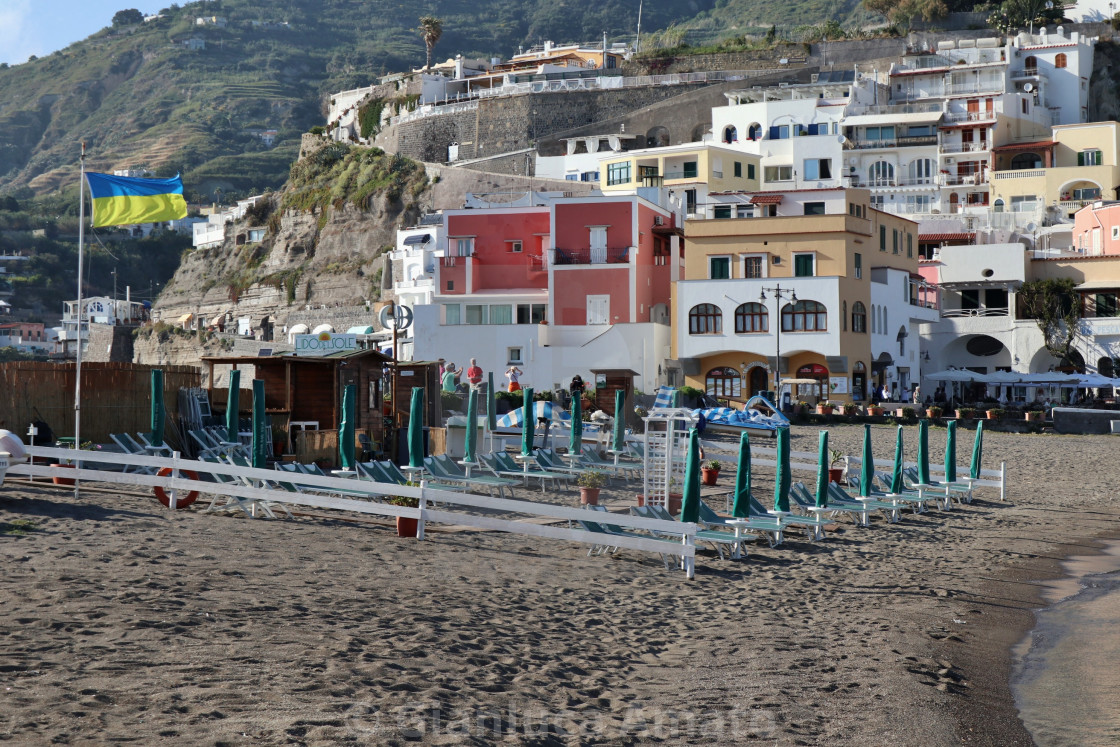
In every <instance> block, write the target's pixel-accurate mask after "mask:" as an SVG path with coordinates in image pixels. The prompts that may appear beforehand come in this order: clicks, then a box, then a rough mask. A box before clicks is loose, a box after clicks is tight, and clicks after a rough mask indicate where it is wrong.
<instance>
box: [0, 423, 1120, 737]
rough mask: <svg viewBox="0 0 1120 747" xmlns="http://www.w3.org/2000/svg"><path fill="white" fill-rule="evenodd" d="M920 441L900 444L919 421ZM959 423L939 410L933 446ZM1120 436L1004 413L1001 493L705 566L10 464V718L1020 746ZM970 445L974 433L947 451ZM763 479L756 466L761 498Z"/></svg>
mask: <svg viewBox="0 0 1120 747" xmlns="http://www.w3.org/2000/svg"><path fill="white" fill-rule="evenodd" d="M829 430H830V434H831V439H832V446H833V447H834V448H839V449H842V450H843V451H845V452H846V453H849V454H853V455H854V454H857V453H858V452H859V448H860V439H861V438H862V427H859V426H851V425H842V426H834V427H832V428H830V429H829ZM817 432H818V430H817V429H816V428H811V427H798V426H795V427H794V430H793V434H794V438H793V448H794V449H795V450H803V451H813V450H815V448H816V438H817ZM873 434H874V439H875V441H874V443H875V456H876V457H877V458H878V457H881V458H889V457H891V456H892V455H893V448H894V438H893V436H894V432H893V429H892V428H889V427H875V428H874V429H873ZM907 439H908V440H907V448H908V453H907V457H908V458H913V450H914V448H915V446H916V429H915V428H909V429H907ZM944 439H945V431H944V430H943V429H933V430H931V432H930V445H931V449H932V454H933V459H934V460H935V461H940V455H941V453H942V451H941V449H942V446H943V445H944ZM1118 443H1120V441H1117V440H1116V439H1115V438H1112V437H1108V436H1056V435H1022V434H1006V433H995V432H988V433H986V434H985V441H984V445H985V454H984V456H985V466H987V467H993V466H996V465H998V463H999V462H1001V461H1005V462H1007V465H1008V470H1009V476H1010V477H1009V486H1010V487H1009V489H1008V493H1007V501H1006V502H1004V503H1000V502H999V501H998V500H996V498H997V497H998V494H997V493H996V492H995V491H994V490H993V489H990V488H987V489H983V490H981V491H979V492H978V494H977V500H976V501H975V502H974V503H973V504H971V505H969V506H965V507H962V508H960V509H955V510H953V511H949V512H944V511H932V512H930V513H927V514H923V515H920V516H915V515H913V514H906V515H905V517H904V519H903V521H902V522H901V523H898V524H894V525H887V524H884V523H883V522H882V521H881V520H878V519H877V520H876V521H875V525H874V526H873V527H871V528H869V529H861V528H858V527H855V526H853V525H852V524H851V523H850V522H848V521H847V520H845V521H844V522H842V523H840V524H839V529H838V531H835V532H832V533H831V534H830V535H829V537H828V539H826V540H825V541H823V542H819V543H815V544H810V543H808V542H807V541H805V539H804V537H803V535H801V534H799V533H797V534H791V535H789V539H788V541H787V542H786V543H785V544H784V545H783V546H780V547H777V548H769V547H766V546H765V544H764V543H761V542H760V543H758V544H756V545H752V546H751V548H750V554H749V558H747V559H746V560H743V561H738V562H737V561H730V560H724V561H720V560H719V559H718V558H717V557H716V556H715V554H714V553H712V552H710V551H708V550H705V551H703V553H702V554H701V555H700V556H699V557H698V558H697V574H696V578H695V580H693V581H688V580H687V579H686V578H685V576H684V574H683V573H681V572H679V571H676V570H673V571H666V570H665V569H664V567H663V566H662V564H661V562H660V560H659V559H658V558H657V557H656V556H653V555H650V554H646V553H638V552H627V551H624V552H622V553H620V554H618V555H616V556H614V557H609V556H602V557H590V558H589V557H586V551H587V549H586V547H580V546H577V545H575V544H568V543H565V542H557V541H535V540H532V539H531V538H526V537H516V536H510V535H503V534H496V533H487V532H473V531H471V532H466V531H448V530H447V529H446V528H444V527H440V526H438V525H430V527H429V531H430V533H429V536H428V539H427V540H425V541H424V542H417V541H416V540H408V539H398V538H397V537H396V536H395V532H394V531H392V530H391V529H390V527H389V525H388V524H387V523H384V522H378V521H352V520H350V517H344V516H342V515H339V516H337V517H331V516H327V515H326V514H325V513H324V512H321V511H320V512H315V516H300V517H298V518H297V519H296V520H294V521H288V520H285V521H279V520H278V521H265V520H248V519H245V518H236V517H232V516H219V515H205V514H203V513H201V511H200V510H196V509H197V508H198V507H200V506H201V505H203V504H202V502H200V504H197V506H196V508H192V509H190V510H185V511H179V512H176V513H170V512H168V511H167V510H166V509H164V508H163V507H162V506H160V505H159V504H157V503H156V502H155V501H154V499H152V498H151V497H142V496H139V495H131V494H125V495H121V494H120V493H119V492H115V491H110V490H96V491H95V490H88V491H86V492H85V493H84V494H83V497H82V498H81V499H80V500H75V499H74V498H73V495H72V492H71V491H69V490H66V489H61V488H53V487H47V486H42V487H40V486H38V485H36V486H28V485H27V484H26V483H25V482H23V481H12V480H10V481H9V482H7V483H6V484H5V485H4V487H3V488H0V568H2V572H0V599H2V600H3V602H2V603H0V698H2V700H0V739H2V740H7V741H10V742H11V743H13V744H46V743H63V744H65V743H69V744H104V743H108V742H134V743H145V744H147V743H155V742H161V741H164V742H169V743H183V744H316V745H326V744H348V743H349V744H386V745H390V744H480V745H482V744H496V743H501V744H525V745H549V744H558V745H560V744H563V745H567V744H604V745H621V744H646V743H651V742H658V743H664V744H741V743H745V742H746V743H758V744H780V745H786V744H790V745H792V744H828V745H859V747H866V746H867V745H884V744H891V745H942V744H957V743H964V744H978V745H1027V744H1031V738H1030V735H1029V734H1028V733H1027V732H1026V731H1025V729H1024V728H1023V726H1022V724H1021V722H1020V721H1019V719H1018V716H1017V714H1016V711H1015V709H1014V705H1013V702H1012V698H1011V694H1010V688H1009V684H1008V678H1009V672H1010V648H1011V647H1012V646H1013V645H1014V644H1016V643H1018V642H1019V640H1020V639H1021V638H1022V637H1023V635H1024V633H1025V631H1026V630H1028V629H1029V628H1030V627H1031V625H1032V621H1033V614H1032V610H1033V609H1035V608H1037V607H1039V606H1041V604H1042V601H1041V591H1042V589H1041V587H1039V586H1038V585H1037V584H1035V583H1032V582H1033V581H1036V580H1038V579H1043V578H1050V577H1054V576H1056V575H1058V574H1059V573H1060V561H1061V560H1062V558H1064V557H1065V556H1067V555H1071V554H1077V555H1085V554H1087V553H1090V552H1092V550H1093V549H1094V548H1095V547H1096V546H1097V544H1096V543H1095V540H1096V539H1097V538H1100V537H1117V536H1120V532H1118V531H1117V529H1118V525H1117V518H1118V517H1120V502H1116V501H1113V500H1112V499H1113V497H1114V496H1115V495H1116V492H1117V485H1120V460H1117V459H1116V458H1115V449H1116V445H1117V444H1118ZM766 445H769V442H768V441H767V444H766ZM971 445H972V434H971V432H968V431H961V432H960V433H959V436H958V449H959V455H960V456H959V459H958V461H959V462H960V463H962V464H964V463H967V461H968V453H969V450H970V449H971ZM772 479H773V473H772V470H769V469H767V468H758V469H756V471H755V486H756V488H755V493H756V495H757V496H758V497H759V498H760V499H761V500H763V502H770V500H771V495H772V484H773V482H772ZM794 479H795V480H796V479H801V480H805V481H806V482H809V481H810V478H809V477H808V476H807V475H803V474H798V473H794ZM720 482H721V484H722V485H726V486H728V487H730V486H731V485H733V482H734V473H733V472H732V471H731V470H725V471H724V472H723V474H722V475H721V476H720ZM635 492H636V491H635V489H634V486H633V485H632V484H631V485H630V486H625V487H623V486H615V487H614V488H609V489H608V490H606V491H604V495H603V502H604V503H606V504H607V505H608V506H609V507H611V508H616V509H620V508H622V507H624V506H626V505H628V504H630V503H632V501H633V497H634V493H635ZM518 495H519V497H524V498H528V499H531V500H536V499H538V498H539V496H540V493H539V492H537V493H534V492H530V491H524V490H521V491H519V492H518ZM549 500H554V501H562V502H565V503H567V504H568V505H575V504H576V503H578V495H577V494H576V493H575V492H574V491H568V492H567V493H565V494H562V495H557V496H551V497H549ZM717 505H722V503H719V504H717ZM20 520H26V521H28V522H30V526H28V525H26V524H23V523H21V522H20ZM13 522H15V523H13Z"/></svg>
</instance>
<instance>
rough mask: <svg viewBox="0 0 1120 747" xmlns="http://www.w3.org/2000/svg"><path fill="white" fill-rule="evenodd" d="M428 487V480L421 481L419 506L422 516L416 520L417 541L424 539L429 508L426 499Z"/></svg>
mask: <svg viewBox="0 0 1120 747" xmlns="http://www.w3.org/2000/svg"><path fill="white" fill-rule="evenodd" d="M427 486H428V481H427V480H421V481H420V500H419V502H418V505H419V507H420V516H419V518H417V520H416V539H418V540H423V539H424V511H425V510H426V509H427V508H428V501H427V498H425V497H424V489H425V488H426V487H427Z"/></svg>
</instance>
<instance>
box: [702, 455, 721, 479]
mask: <svg viewBox="0 0 1120 747" xmlns="http://www.w3.org/2000/svg"><path fill="white" fill-rule="evenodd" d="M721 467H723V465H722V464H720V463H719V460H717V459H709V460H708V463H707V464H706V465H705V466H703V467H701V468H700V482H701V483H703V484H704V485H715V484H716V480H717V479H718V478H719V471H720V468H721Z"/></svg>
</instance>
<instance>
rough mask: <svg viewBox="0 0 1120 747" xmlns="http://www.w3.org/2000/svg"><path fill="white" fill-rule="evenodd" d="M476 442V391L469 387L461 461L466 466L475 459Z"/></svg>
mask: <svg viewBox="0 0 1120 747" xmlns="http://www.w3.org/2000/svg"><path fill="white" fill-rule="evenodd" d="M477 440H478V390H477V389H475V388H474V387H471V393H470V395H469V396H468V397H467V434H466V437H465V438H464V439H463V461H464V462H467V463H468V464H473V463H475V462H476V461H478V460H477V459H475V451H476V450H477V446H476V444H475V442H476V441H477Z"/></svg>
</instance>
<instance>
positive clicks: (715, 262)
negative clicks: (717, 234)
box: [708, 257, 731, 280]
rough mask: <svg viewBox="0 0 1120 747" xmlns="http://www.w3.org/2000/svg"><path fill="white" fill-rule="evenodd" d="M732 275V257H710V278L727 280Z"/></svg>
mask: <svg viewBox="0 0 1120 747" xmlns="http://www.w3.org/2000/svg"><path fill="white" fill-rule="evenodd" d="M730 277H731V257H709V258H708V278H709V279H711V280H727V279H728V278H730Z"/></svg>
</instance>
